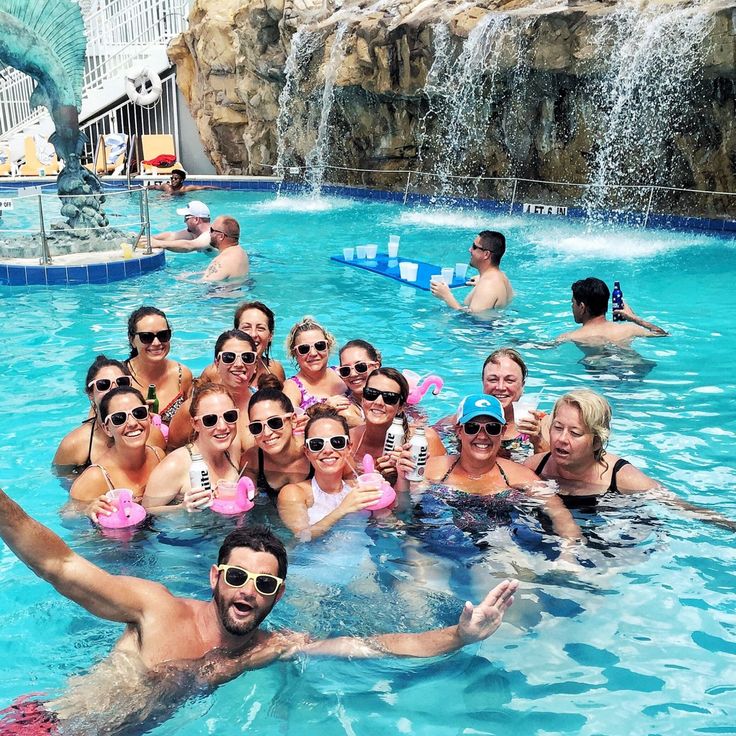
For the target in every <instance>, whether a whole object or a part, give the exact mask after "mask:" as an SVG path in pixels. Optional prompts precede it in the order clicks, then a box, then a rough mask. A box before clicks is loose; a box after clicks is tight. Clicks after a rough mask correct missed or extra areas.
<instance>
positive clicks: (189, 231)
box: [151, 199, 213, 253]
mask: <svg viewBox="0 0 736 736" xmlns="http://www.w3.org/2000/svg"><path fill="white" fill-rule="evenodd" d="M176 214H177V215H181V216H182V217H183V218H184V223H185V224H186V227H185V228H184V229H183V230H177V231H175V232H174V231H172V232H166V233H161V234H159V235H154V236H152V237H151V245H152V246H153V247H154V248H165V249H166V250H170V251H173V252H175V253H191V252H193V251H205V250H213V248H212V245H211V243H210V241H211V237H210V208H209V207H208V206H207V205H206V204H205V203H204V202H200V201H199V200H198V199H193V200H192V201H191V202H189V203H188V204H187V206H186V207H181V208H180V209H178V210H177V211H176Z"/></svg>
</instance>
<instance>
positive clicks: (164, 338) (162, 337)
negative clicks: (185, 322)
mask: <svg viewBox="0 0 736 736" xmlns="http://www.w3.org/2000/svg"><path fill="white" fill-rule="evenodd" d="M135 334H136V335H138V339H139V340H140V341H141V342H142V343H143V344H144V345H151V344H152V343H153V341H154V340H158V341H159V342H169V341H170V340H171V330H159V331H158V332H136V333H135Z"/></svg>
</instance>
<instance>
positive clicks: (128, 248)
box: [120, 243, 133, 261]
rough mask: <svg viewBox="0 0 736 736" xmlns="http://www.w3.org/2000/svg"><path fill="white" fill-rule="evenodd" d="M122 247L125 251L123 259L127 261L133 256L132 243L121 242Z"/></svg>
mask: <svg viewBox="0 0 736 736" xmlns="http://www.w3.org/2000/svg"><path fill="white" fill-rule="evenodd" d="M120 249H121V250H122V251H123V260H124V261H127V260H129V259H131V258H132V257H133V245H132V243H120Z"/></svg>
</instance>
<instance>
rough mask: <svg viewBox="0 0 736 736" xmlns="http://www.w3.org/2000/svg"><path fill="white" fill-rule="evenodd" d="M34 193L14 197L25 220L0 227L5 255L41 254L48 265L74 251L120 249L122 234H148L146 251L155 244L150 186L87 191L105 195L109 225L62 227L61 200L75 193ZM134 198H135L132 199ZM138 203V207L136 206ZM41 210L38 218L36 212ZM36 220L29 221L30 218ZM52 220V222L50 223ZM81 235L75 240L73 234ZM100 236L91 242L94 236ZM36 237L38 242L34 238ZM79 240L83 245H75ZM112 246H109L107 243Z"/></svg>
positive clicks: (132, 236) (36, 189) (137, 237)
mask: <svg viewBox="0 0 736 736" xmlns="http://www.w3.org/2000/svg"><path fill="white" fill-rule="evenodd" d="M30 189H31V193H27V194H25V193H23V192H22V190H21V193H20V194H18V195H17V196H15V197H12V199H13V201H14V209H13V212H14V213H20V214H19V215H18V217H23V219H24V220H25V222H24V223H23V227H16V228H0V257H3V258H36V257H37V258H38V262H39V264H41V265H43V266H48V265H51V264H52V263H53V258H54V257H58V256H64V255H69V254H72V253H82V252H93V251H110V250H117V248H118V247H119V245H120V243H119V240H120V238H124V239H125V241H126V242H128V241H130V240H133V242H134V243H138V242H140V240H141V238H144V243H145V246H144V250H143V252H144V253H145V254H146V255H150V254H151V253H152V252H153V251H152V248H151V221H150V212H149V202H148V189H147V188H146V187H132V188H129V189H121V190H118V191H111V190H105V191H104V192H102V193H100V194H95V195H86V196H94V197H98V198H99V197H104V198H105V204H104V209H105V213H106V215H107V216H108V219H109V220H110V222H111V224H110V225H109V226H108V227H105V228H99V227H88V228H74V229H71V228H68V227H66V226H65V227H63V228H58V227H55V223H54V222H52V219H53V217H55V216H58V215H59V200H61V201H62V202H64V200H65V199H73V197H74V196H75V195H59V194H56V193H55V192H51V191H49V192H46V193H44V192H43V191H42V189H41V187H31V188H30ZM131 200H132V202H131ZM131 204H132V206H133V207H134V208H137V210H138V216H137V217H136V216H135V215H131ZM136 205H137V207H136ZM34 212H37V218H36V217H35V216H34ZM29 219H30V220H32V221H34V222H33V224H31V225H27V224H26V222H27V221H28V220H29ZM49 222H51V225H50V226H49V224H48V223H49ZM74 233H77V234H79V235H80V236H81V238H79V239H78V240H76V241H75V239H74V237H73V234H74ZM94 237H97V238H98V239H99V240H98V242H96V243H95V244H94V247H91V246H90V242H91V240H92V239H93V238H94ZM34 239H36V242H34ZM75 243H76V244H77V245H78V246H79V247H78V248H75V247H74V245H75ZM106 246H109V247H106Z"/></svg>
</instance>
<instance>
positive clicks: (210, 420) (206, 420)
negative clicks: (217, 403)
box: [194, 409, 240, 427]
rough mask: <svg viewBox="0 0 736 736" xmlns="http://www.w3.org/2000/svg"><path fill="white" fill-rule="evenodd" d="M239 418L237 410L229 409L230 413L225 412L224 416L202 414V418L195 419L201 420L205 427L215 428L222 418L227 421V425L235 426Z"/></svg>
mask: <svg viewBox="0 0 736 736" xmlns="http://www.w3.org/2000/svg"><path fill="white" fill-rule="evenodd" d="M239 416H240V412H238V410H237V409H228V411H224V412H222V414H202V416H201V417H194V418H195V419H199V420H201V422H202V426H204V427H214V426H215V424H217V420H218V419H219V418H220V417H222V418H223V419H224V420H225V424H235V422H237V421H238V417H239Z"/></svg>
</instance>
